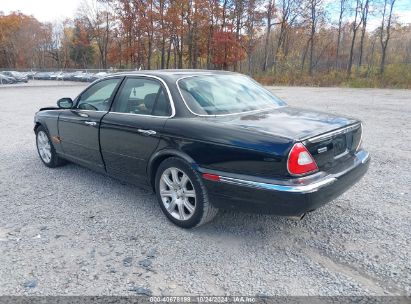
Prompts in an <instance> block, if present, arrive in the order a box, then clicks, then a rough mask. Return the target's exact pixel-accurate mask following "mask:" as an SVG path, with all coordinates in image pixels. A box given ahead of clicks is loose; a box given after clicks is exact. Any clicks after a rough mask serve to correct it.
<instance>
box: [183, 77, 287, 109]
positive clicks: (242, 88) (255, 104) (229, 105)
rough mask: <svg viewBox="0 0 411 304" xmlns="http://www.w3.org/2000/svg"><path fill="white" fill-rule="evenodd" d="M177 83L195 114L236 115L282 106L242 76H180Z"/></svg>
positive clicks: (258, 86) (274, 98)
mask: <svg viewBox="0 0 411 304" xmlns="http://www.w3.org/2000/svg"><path fill="white" fill-rule="evenodd" d="M177 84H178V86H179V88H180V91H181V94H182V97H183V99H184V101H185V103H186V104H187V106H188V108H189V109H190V110H191V111H192V112H193V113H195V114H197V115H224V114H237V113H243V112H248V111H255V110H264V109H271V108H277V107H280V106H284V105H285V102H284V101H282V100H280V99H279V98H278V97H276V96H274V95H273V94H272V93H270V92H269V91H268V90H266V89H264V88H263V87H262V86H261V85H259V84H258V83H257V82H255V81H254V80H252V79H251V78H249V77H247V76H243V75H199V76H193V77H187V78H182V79H180V80H179V81H178V82H177Z"/></svg>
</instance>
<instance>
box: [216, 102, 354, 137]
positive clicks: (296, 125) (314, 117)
mask: <svg viewBox="0 0 411 304" xmlns="http://www.w3.org/2000/svg"><path fill="white" fill-rule="evenodd" d="M208 119H210V120H212V121H215V122H216V123H222V124H224V125H227V126H229V127H234V128H236V129H237V128H239V129H246V130H248V131H256V132H259V133H268V134H272V135H276V136H281V137H285V138H291V139H295V140H301V139H304V138H308V137H312V136H315V135H319V134H322V133H326V132H329V131H332V130H335V129H338V128H341V127H344V126H347V125H350V124H353V123H356V122H358V120H356V119H353V118H348V117H341V116H338V115H333V114H329V113H323V112H317V111H311V110H305V109H299V108H293V107H288V106H285V107H280V108H276V109H272V110H268V111H263V112H257V113H248V114H247V113H245V114H239V115H227V116H216V117H213V118H208Z"/></svg>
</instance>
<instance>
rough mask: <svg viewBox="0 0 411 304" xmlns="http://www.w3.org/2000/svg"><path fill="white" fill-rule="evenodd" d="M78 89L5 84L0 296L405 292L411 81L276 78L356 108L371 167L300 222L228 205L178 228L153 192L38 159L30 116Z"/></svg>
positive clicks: (328, 107)
mask: <svg viewBox="0 0 411 304" xmlns="http://www.w3.org/2000/svg"><path fill="white" fill-rule="evenodd" d="M83 87H84V85H83V84H72V83H55V82H44V81H31V82H30V83H29V85H28V86H25V85H17V86H2V87H0V109H1V114H2V115H0V127H1V130H2V131H1V132H0V142H2V143H3V144H1V145H0V156H1V157H0V294H1V295H22V294H25V295H27V294H33V295H34V294H35V295H135V294H153V295H194V294H203V295H204V294H206V295H249V296H255V295H410V294H411V265H410V260H411V256H410V251H411V250H410V249H411V248H410V242H411V234H410V231H411V221H410V214H411V212H410V211H411V206H410V202H411V200H410V184H411V174H410V171H411V168H410V156H409V155H410V152H411V143H410V140H409V139H410V136H409V134H410V133H411V127H410V123H409V119H410V117H411V91H407V90H377V89H339V88H286V87H272V88H271V89H272V90H273V91H274V92H275V93H276V94H277V95H278V96H280V97H282V98H284V99H285V100H286V101H287V102H288V103H289V104H290V105H293V106H300V107H306V108H312V109H317V110H323V111H327V112H333V113H340V114H345V115H351V116H355V117H358V118H360V119H362V120H363V121H364V122H365V131H364V146H365V147H366V148H367V149H368V150H369V152H370V153H371V154H372V164H371V167H370V170H369V172H368V174H367V175H366V176H365V177H364V178H363V179H362V180H361V182H359V183H358V184H357V185H356V186H354V187H353V188H352V189H351V190H350V191H348V192H347V193H345V194H344V195H342V196H341V197H340V198H338V199H336V200H334V201H333V202H331V203H330V204H328V205H326V206H325V207H324V208H321V209H319V210H317V211H316V212H314V213H311V214H309V215H308V216H307V217H305V218H304V220H302V221H299V222H296V221H293V220H290V219H287V218H281V217H275V216H266V215H250V214H244V213H236V212H222V213H220V214H219V216H217V218H216V219H215V220H214V222H212V223H211V224H208V225H206V226H203V227H200V228H198V229H194V230H182V229H180V228H177V227H176V226H174V225H172V224H171V223H169V222H168V221H167V220H166V219H165V217H164V216H163V215H162V213H161V210H160V208H159V206H158V205H157V202H156V199H155V197H154V195H153V194H152V193H150V192H147V191H145V190H141V189H138V188H135V187H132V186H129V185H125V184H122V183H120V182H118V181H116V180H113V179H110V178H107V177H105V176H103V175H99V174H96V173H93V172H91V171H89V170H87V169H84V168H81V167H79V166H77V165H73V164H69V165H67V166H64V167H61V168H58V169H49V168H47V167H45V166H44V165H43V164H42V163H41V161H40V159H39V157H38V155H37V152H36V150H35V141H34V134H33V132H32V128H33V115H34V113H35V112H36V110H37V109H38V108H40V107H42V106H47V105H54V104H55V101H56V100H57V99H58V98H60V97H64V96H71V97H75V95H76V94H78V93H79V92H80V90H81V89H82V88H83Z"/></svg>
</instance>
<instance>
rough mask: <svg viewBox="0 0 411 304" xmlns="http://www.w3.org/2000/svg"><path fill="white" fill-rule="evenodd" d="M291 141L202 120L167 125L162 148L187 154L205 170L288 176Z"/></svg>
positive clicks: (173, 120)
mask: <svg viewBox="0 0 411 304" xmlns="http://www.w3.org/2000/svg"><path fill="white" fill-rule="evenodd" d="M291 145H292V141H291V140H290V139H287V138H283V137H276V136H273V135H270V134H261V133H258V132H255V131H253V130H239V129H236V128H233V127H230V126H221V125H219V124H213V123H210V121H206V120H202V119H201V118H192V119H188V118H183V119H180V118H173V119H169V120H168V121H167V122H166V125H165V127H164V131H163V136H162V141H161V143H160V145H159V149H160V150H161V149H167V148H172V149H176V150H179V151H182V152H183V153H185V154H187V155H188V156H190V158H192V159H193V160H194V162H195V163H196V164H197V165H199V166H200V167H202V168H204V169H210V170H217V171H223V172H229V173H236V174H245V175H253V176H261V177H273V178H275V177H277V178H278V177H285V176H286V175H287V170H286V158H287V155H288V151H289V149H290V147H291Z"/></svg>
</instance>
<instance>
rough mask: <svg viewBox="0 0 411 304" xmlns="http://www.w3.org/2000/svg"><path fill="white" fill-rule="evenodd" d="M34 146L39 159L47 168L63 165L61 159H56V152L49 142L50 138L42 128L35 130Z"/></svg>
mask: <svg viewBox="0 0 411 304" xmlns="http://www.w3.org/2000/svg"><path fill="white" fill-rule="evenodd" d="M36 145H37V152H38V153H39V156H40V159H41V161H42V162H43V164H45V165H46V166H47V167H50V168H54V167H58V166H61V165H63V164H64V163H65V161H64V160H63V159H61V158H60V157H58V155H57V153H56V150H55V149H54V146H53V144H52V143H51V141H50V136H49V135H48V133H47V131H46V129H45V128H44V127H43V126H40V127H38V128H37V129H36Z"/></svg>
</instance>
